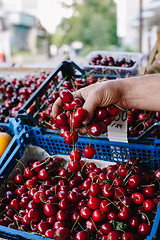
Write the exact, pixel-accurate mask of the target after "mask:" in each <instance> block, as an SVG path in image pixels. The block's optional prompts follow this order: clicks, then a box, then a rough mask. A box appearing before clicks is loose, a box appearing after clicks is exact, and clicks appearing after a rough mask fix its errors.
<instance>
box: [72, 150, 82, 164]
mask: <svg viewBox="0 0 160 240" xmlns="http://www.w3.org/2000/svg"><path fill="white" fill-rule="evenodd" d="M81 156H82V151H81V150H80V149H79V148H74V149H72V150H71V152H70V159H71V160H74V161H80V160H81Z"/></svg>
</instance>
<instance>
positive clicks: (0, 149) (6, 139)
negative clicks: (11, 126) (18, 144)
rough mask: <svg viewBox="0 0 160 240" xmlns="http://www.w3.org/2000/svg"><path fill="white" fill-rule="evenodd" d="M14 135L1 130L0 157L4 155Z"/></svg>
mask: <svg viewBox="0 0 160 240" xmlns="http://www.w3.org/2000/svg"><path fill="white" fill-rule="evenodd" d="M11 139H12V137H11V136H10V135H9V134H8V133H6V132H0V157H2V155H3V153H4V151H5V150H6V148H7V146H8V144H9V143H10V141H11Z"/></svg>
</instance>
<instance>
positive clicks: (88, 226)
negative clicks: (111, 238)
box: [85, 220, 96, 233]
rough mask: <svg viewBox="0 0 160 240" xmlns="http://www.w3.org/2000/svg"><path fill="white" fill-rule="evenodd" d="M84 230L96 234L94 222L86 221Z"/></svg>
mask: <svg viewBox="0 0 160 240" xmlns="http://www.w3.org/2000/svg"><path fill="white" fill-rule="evenodd" d="M85 229H88V230H89V231H90V232H91V233H95V232H96V227H95V222H94V221H93V220H87V221H86V222H85Z"/></svg>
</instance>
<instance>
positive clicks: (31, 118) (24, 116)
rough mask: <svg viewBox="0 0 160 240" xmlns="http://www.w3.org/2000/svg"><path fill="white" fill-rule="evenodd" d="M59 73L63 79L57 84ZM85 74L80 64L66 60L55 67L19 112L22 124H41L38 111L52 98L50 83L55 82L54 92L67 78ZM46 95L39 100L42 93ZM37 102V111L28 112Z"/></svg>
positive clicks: (71, 78)
mask: <svg viewBox="0 0 160 240" xmlns="http://www.w3.org/2000/svg"><path fill="white" fill-rule="evenodd" d="M57 74H61V76H62V77H63V80H62V81H61V82H60V83H59V84H57V85H55V77H56V76H57ZM84 75H85V72H84V70H82V69H81V68H80V67H79V66H77V65H76V64H75V63H74V62H71V61H64V62H62V63H61V64H60V66H59V67H57V69H55V70H54V71H53V72H52V73H51V74H50V75H49V76H48V77H47V78H46V79H45V81H44V82H43V83H42V84H41V85H40V86H39V88H38V89H37V90H36V91H35V92H34V93H33V94H32V95H31V97H30V98H29V99H28V100H27V101H26V102H25V103H24V105H23V106H22V108H21V109H20V110H19V112H18V117H19V118H20V119H21V122H22V124H28V125H29V126H35V125H37V124H38V125H39V121H38V117H37V115H38V113H39V112H40V111H42V109H43V108H44V107H45V105H46V100H47V99H50V98H51V93H48V92H47V87H48V84H49V83H51V82H53V87H52V92H53V91H56V90H57V89H59V87H60V86H61V85H62V84H63V81H65V80H68V79H69V80H72V81H73V79H75V78H80V77H82V76H84ZM44 94H45V96H46V100H45V101H44V102H43V103H42V102H40V101H39V99H40V97H41V96H42V95H44ZM33 103H35V111H34V114H33V115H31V114H29V113H28V109H29V107H30V106H31V105H32V104H33Z"/></svg>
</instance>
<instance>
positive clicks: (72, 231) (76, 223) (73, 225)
mask: <svg viewBox="0 0 160 240" xmlns="http://www.w3.org/2000/svg"><path fill="white" fill-rule="evenodd" d="M78 220H79V216H78V217H77V219H76V221H75V222H74V224H73V226H72V229H71V233H72V232H73V230H74V227H75V226H76V224H77V222H78Z"/></svg>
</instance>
